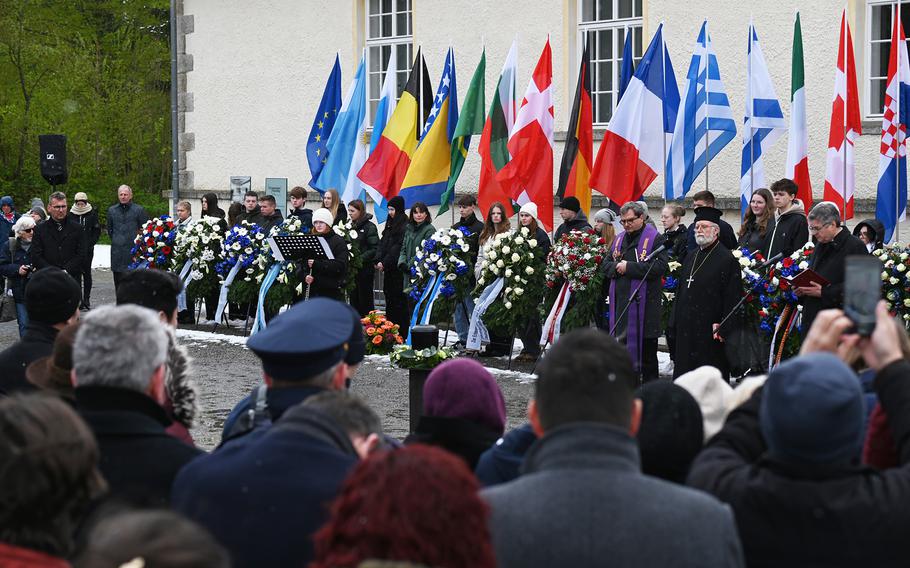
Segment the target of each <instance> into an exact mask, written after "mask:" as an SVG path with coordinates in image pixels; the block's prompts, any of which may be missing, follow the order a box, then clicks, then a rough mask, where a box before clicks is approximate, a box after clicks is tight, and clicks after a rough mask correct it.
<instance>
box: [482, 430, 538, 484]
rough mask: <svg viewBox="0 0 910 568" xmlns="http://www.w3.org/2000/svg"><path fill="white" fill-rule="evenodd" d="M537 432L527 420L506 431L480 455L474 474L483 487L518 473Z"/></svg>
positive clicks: (501, 481) (502, 481)
mask: <svg viewBox="0 0 910 568" xmlns="http://www.w3.org/2000/svg"><path fill="white" fill-rule="evenodd" d="M536 441H537V434H535V433H534V429H533V428H532V427H531V423H530V422H527V423H525V424H522V425H521V426H519V427H518V428H516V429H514V430H512V431H510V432H507V433H506V435H505V436H503V437H502V438H500V439H499V440H497V441H496V443H495V444H493V446H492V447H490V448H489V449H487V450H486V451H485V452H484V453H482V454H481V455H480V459H478V460H477V467H475V468H474V474H475V475H476V476H477V480H478V481H480V483H481V485H483V486H484V487H492V486H493V485H499V484H500V483H506V482H509V481H512V480H513V479H515V478H516V477H518V475H519V468H520V467H521V464H522V463H523V462H524V459H525V454H526V453H527V452H528V449H529V448H530V447H531V445H532V444H534V442H536Z"/></svg>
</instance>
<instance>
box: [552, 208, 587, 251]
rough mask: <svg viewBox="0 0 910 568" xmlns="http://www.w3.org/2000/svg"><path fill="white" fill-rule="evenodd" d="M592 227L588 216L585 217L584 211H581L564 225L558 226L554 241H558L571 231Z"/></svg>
mask: <svg viewBox="0 0 910 568" xmlns="http://www.w3.org/2000/svg"><path fill="white" fill-rule="evenodd" d="M590 228H591V224H590V223H588V218H587V217H585V212H584V211H579V212H578V213H576V214H575V218H574V219H572V220H571V221H566V222H564V223H563V224H562V225H560V226H559V227H557V228H556V234H555V235H554V236H553V242H554V243H558V242H559V239H561V238H562V236H563V235H565V234H566V233H568V232H569V231H586V230H588V229H590Z"/></svg>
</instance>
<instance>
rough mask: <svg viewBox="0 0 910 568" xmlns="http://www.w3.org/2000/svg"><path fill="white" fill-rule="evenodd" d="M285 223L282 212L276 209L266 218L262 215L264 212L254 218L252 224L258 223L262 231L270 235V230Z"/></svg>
mask: <svg viewBox="0 0 910 568" xmlns="http://www.w3.org/2000/svg"><path fill="white" fill-rule="evenodd" d="M282 221H284V216H283V215H282V214H281V211H279V210H278V209H275V212H274V213H272V214H271V215H269V216H268V217H266V216H265V215H263V214H262V211H260V212H259V215H256V216H255V217H253V218H252V219H251V220H250V222H251V223H256V224H257V225H259V226H260V227H262V230H263V231H265V232H266V234H268V232H269V230H270V229H271V228H272V227H274V226H275V225H280V224H281V223H282Z"/></svg>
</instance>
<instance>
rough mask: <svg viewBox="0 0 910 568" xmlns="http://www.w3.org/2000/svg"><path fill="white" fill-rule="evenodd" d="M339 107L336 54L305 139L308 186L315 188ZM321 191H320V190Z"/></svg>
mask: <svg viewBox="0 0 910 568" xmlns="http://www.w3.org/2000/svg"><path fill="white" fill-rule="evenodd" d="M340 108H341V63H340V62H339V61H338V56H337V55H336V56H335V65H334V66H333V67H332V72H331V73H330V74H329V80H328V81H326V83H325V91H323V93H322V100H321V101H319V108H318V109H316V117H315V118H314V119H313V128H311V129H310V137H309V138H307V141H306V159H307V162H309V164H310V187H312V188H314V189H316V186H315V185H313V184H314V183H315V181H316V179H317V178H318V177H319V172H321V171H322V167H323V166H324V165H325V162H326V153H327V151H326V146H325V144H326V142H328V140H329V134H331V133H332V127H333V126H335V118H337V117H338V110H339V109H340ZM320 193H321V192H320Z"/></svg>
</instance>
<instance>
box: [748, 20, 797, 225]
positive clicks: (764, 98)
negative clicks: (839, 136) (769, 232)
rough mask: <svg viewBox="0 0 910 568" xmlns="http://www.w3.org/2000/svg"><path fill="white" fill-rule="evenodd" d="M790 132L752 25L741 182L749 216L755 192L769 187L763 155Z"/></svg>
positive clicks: (750, 30) (750, 28)
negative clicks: (767, 185) (766, 182)
mask: <svg viewBox="0 0 910 568" xmlns="http://www.w3.org/2000/svg"><path fill="white" fill-rule="evenodd" d="M786 131H787V121H786V120H784V111H783V110H782V109H781V107H780V100H778V98H777V93H775V92H774V84H773V83H772V82H771V76H770V75H769V74H768V65H767V64H766V63H765V55H764V53H762V49H761V45H760V44H759V43H758V34H757V33H755V27H754V26H753V25H752V23H751V22H750V23H749V49H748V52H747V57H746V115H745V117H744V118H743V161H742V164H743V165H742V169H741V177H740V180H739V190H740V194H739V198H740V204H741V211H742V214H743V215H745V214H746V209H747V208H748V207H749V201H750V200H751V199H752V192H753V191H754V190H755V189H758V188H759V187H766V185H765V168H764V166H763V164H762V154H763V153H764V152H765V151H766V150H769V149H770V148H771V146H772V145H773V144H774V143H775V142H777V140H778V138H780V137H781V135H783V134H784V133H785V132H786Z"/></svg>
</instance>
